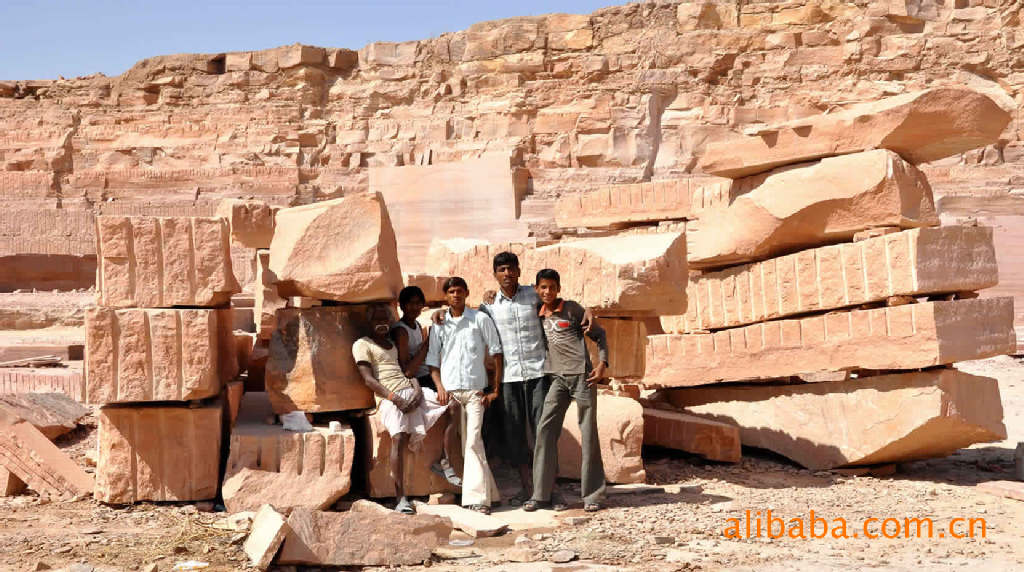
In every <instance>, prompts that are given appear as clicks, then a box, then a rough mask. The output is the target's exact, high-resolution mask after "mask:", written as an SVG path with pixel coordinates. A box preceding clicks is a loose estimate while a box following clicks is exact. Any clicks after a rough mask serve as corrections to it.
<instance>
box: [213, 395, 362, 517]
mask: <svg viewBox="0 0 1024 572" xmlns="http://www.w3.org/2000/svg"><path fill="white" fill-rule="evenodd" d="M257 395H258V394H257ZM246 403H247V404H249V403H250V399H246ZM355 441H356V439H355V434H354V433H353V432H352V429H350V428H349V427H348V426H346V425H343V428H342V430H341V431H330V430H328V429H327V428H325V427H315V428H314V430H313V431H309V432H306V433H295V432H292V431H286V430H285V429H284V428H283V427H281V426H280V425H267V424H265V423H264V422H263V420H256V421H243V422H240V423H239V424H238V425H237V426H235V429H234V431H233V432H232V434H231V452H230V454H229V456H228V463H227V470H226V473H225V477H224V487H223V490H222V493H223V496H224V506H226V507H227V509H228V511H230V512H239V511H246V510H256V509H258V508H259V507H260V505H263V504H269V505H271V506H273V507H274V508H275V509H277V510H279V511H282V512H288V511H290V510H292V509H293V508H295V507H304V508H311V509H318V510H323V509H326V508H328V507H330V506H331V505H333V504H334V503H335V502H336V501H337V500H338V499H340V498H341V497H342V496H344V495H345V493H347V492H348V491H349V488H350V487H351V485H352V460H353V459H354V455H355Z"/></svg>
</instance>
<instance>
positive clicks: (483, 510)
mask: <svg viewBox="0 0 1024 572" xmlns="http://www.w3.org/2000/svg"><path fill="white" fill-rule="evenodd" d="M468 508H469V510H472V511H476V512H478V513H480V514H491V507H489V506H487V505H485V504H475V505H473V506H470V507H468Z"/></svg>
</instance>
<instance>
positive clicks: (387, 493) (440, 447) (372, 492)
mask: <svg viewBox="0 0 1024 572" xmlns="http://www.w3.org/2000/svg"><path fill="white" fill-rule="evenodd" d="M366 424H367V430H366V431H365V432H364V434H365V435H366V441H365V448H364V451H366V455H367V456H366V457H365V458H364V463H365V466H366V469H367V470H366V488H367V494H368V495H369V496H370V497H372V498H388V497H393V496H395V481H394V479H392V478H391V465H390V460H389V459H390V458H391V446H392V441H391V436H390V435H389V434H388V431H387V429H385V428H384V424H383V423H381V421H380V414H378V413H376V412H375V413H374V414H373V415H369V416H367V418H366ZM443 451H444V429H443V428H442V427H441V423H437V424H436V425H434V426H433V427H431V428H430V430H429V431H427V435H426V437H425V438H424V439H423V441H422V443H421V447H420V449H419V450H418V451H409V452H407V453H406V456H405V465H404V467H405V480H404V484H405V494H406V495H409V496H427V495H432V494H434V493H447V492H451V493H458V492H459V489H458V488H457V487H453V486H451V485H450V484H449V483H448V481H447V480H445V479H444V478H443V477H440V476H438V475H437V474H436V473H434V472H433V471H431V470H430V465H431V464H433V463H434V462H436V461H437V460H438V459H440V458H441V454H442V453H443ZM452 455H453V456H454V457H455V458H454V459H452V460H451V461H452V466H454V467H455V468H456V470H457V471H458V472H459V474H460V475H461V474H462V449H461V448H460V447H458V446H455V447H454V448H453V449H452Z"/></svg>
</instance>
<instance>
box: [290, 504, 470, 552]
mask: <svg viewBox="0 0 1024 572" xmlns="http://www.w3.org/2000/svg"><path fill="white" fill-rule="evenodd" d="M288 529H289V530H288V535H287V536H285V539H284V546H283V547H281V553H280V555H279V556H278V560H277V561H278V564H306V565H311V566H418V565H421V564H423V562H424V561H426V560H430V557H431V552H432V551H433V549H434V548H436V547H437V546H439V545H447V544H448V536H449V535H450V534H451V531H452V524H451V521H450V520H448V519H447V518H442V517H439V516H433V515H428V514H417V515H405V514H399V513H397V512H395V511H393V510H390V509H387V508H384V507H382V506H380V505H379V504H377V503H374V502H372V501H367V500H358V501H356V502H354V503H352V508H351V509H349V511H348V512H320V511H313V510H309V509H304V508H300V509H296V510H294V511H292V513H291V515H290V516H289V517H288Z"/></svg>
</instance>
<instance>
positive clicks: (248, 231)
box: [217, 199, 279, 248]
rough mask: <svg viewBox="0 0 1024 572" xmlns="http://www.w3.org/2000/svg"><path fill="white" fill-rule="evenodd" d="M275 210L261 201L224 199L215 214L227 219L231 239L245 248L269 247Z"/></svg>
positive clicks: (272, 236) (272, 234)
mask: <svg viewBox="0 0 1024 572" xmlns="http://www.w3.org/2000/svg"><path fill="white" fill-rule="evenodd" d="M277 210H279V209H278V208H275V207H271V206H270V205H268V204H267V203H265V202H263V201H246V200H242V199H224V200H222V201H221V202H220V204H219V205H217V216H219V217H221V218H224V219H225V220H227V221H228V226H229V227H230V229H231V240H232V241H234V242H236V243H238V244H240V245H242V246H244V247H246V248H270V241H271V240H272V239H273V238H274V213H275V212H276V211H277Z"/></svg>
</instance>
